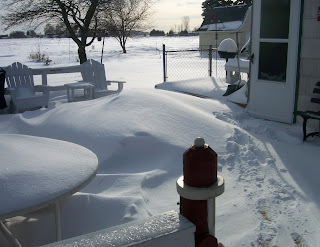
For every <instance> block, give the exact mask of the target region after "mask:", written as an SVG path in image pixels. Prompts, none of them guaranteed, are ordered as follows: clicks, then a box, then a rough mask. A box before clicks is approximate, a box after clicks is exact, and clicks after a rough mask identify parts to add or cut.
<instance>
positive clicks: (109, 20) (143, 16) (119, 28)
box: [104, 0, 152, 53]
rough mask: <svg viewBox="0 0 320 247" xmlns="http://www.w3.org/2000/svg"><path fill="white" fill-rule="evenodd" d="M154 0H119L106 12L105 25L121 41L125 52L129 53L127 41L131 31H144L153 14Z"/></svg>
mask: <svg viewBox="0 0 320 247" xmlns="http://www.w3.org/2000/svg"><path fill="white" fill-rule="evenodd" d="M151 3H152V0H117V1H114V2H112V4H111V5H109V7H108V9H106V11H105V12H104V17H105V23H104V27H105V29H107V30H108V32H109V33H110V35H111V36H114V37H115V38H116V39H117V40H118V41H119V43H120V46H121V48H122V51H123V53H127V50H126V43H127V40H128V37H130V35H131V32H132V31H133V30H135V31H143V30H146V29H147V28H149V27H150V26H149V25H148V23H147V20H148V18H149V17H150V15H151Z"/></svg>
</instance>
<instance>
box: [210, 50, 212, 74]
mask: <svg viewBox="0 0 320 247" xmlns="http://www.w3.org/2000/svg"><path fill="white" fill-rule="evenodd" d="M209 76H210V77H211V76H212V45H210V46H209Z"/></svg>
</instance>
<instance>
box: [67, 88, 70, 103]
mask: <svg viewBox="0 0 320 247" xmlns="http://www.w3.org/2000/svg"><path fill="white" fill-rule="evenodd" d="M67 98H68V102H70V89H69V88H67Z"/></svg>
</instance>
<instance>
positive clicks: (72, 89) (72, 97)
mask: <svg viewBox="0 0 320 247" xmlns="http://www.w3.org/2000/svg"><path fill="white" fill-rule="evenodd" d="M73 99H74V88H71V99H70V101H73Z"/></svg>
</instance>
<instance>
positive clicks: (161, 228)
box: [43, 211, 196, 247]
mask: <svg viewBox="0 0 320 247" xmlns="http://www.w3.org/2000/svg"><path fill="white" fill-rule="evenodd" d="M195 231H196V227H195V225H194V224H192V223H191V222H190V221H189V220H187V219H186V218H185V217H183V216H182V215H181V214H179V213H177V212H175V211H169V212H166V213H164V214H160V215H156V216H152V217H149V218H147V219H145V220H138V221H133V222H129V223H126V224H123V225H119V226H115V227H111V228H108V229H104V230H101V231H98V232H94V233H89V234H86V235H82V236H78V237H75V238H71V239H67V240H63V241H59V242H56V243H52V244H48V245H44V246H43V247H87V246H100V247H107V246H113V247H122V246H136V247H138V246H139V247H147V246H152V247H163V246H175V247H182V246H183V247H194V246H195V240H194V232H195Z"/></svg>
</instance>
